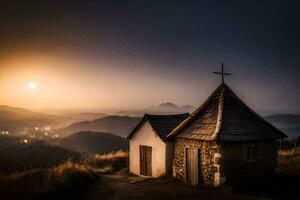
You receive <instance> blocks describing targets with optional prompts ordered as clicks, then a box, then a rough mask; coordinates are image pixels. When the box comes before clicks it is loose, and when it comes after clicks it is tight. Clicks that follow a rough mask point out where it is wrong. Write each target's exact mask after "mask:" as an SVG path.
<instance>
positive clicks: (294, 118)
mask: <svg viewBox="0 0 300 200" xmlns="http://www.w3.org/2000/svg"><path fill="white" fill-rule="evenodd" d="M264 118H265V119H266V120H267V121H269V122H271V123H272V124H273V125H274V126H276V127H277V128H279V129H281V130H282V131H283V132H285V133H286V134H287V135H288V136H289V137H300V115H297V114H273V115H268V116H265V117H264Z"/></svg>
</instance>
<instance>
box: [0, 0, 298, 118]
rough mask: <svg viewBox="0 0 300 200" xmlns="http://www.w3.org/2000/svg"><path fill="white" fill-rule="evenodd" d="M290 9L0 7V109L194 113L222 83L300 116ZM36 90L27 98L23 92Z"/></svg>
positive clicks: (294, 14) (143, 4) (226, 5)
mask: <svg viewBox="0 0 300 200" xmlns="http://www.w3.org/2000/svg"><path fill="white" fill-rule="evenodd" d="M298 9H299V3H298V4H297V3H296V1H286V0H285V1H264V0H261V1H254V0H252V1H230V0H228V1H213V0H210V1H164V3H162V2H161V1H125V0H122V1H121V0H120V1H117V0H107V1H95V2H93V1H82V2H81V3H78V1H66V0H60V1H58V0H57V1H56V0H51V1H50V0H49V1H38V0H36V1H30V0H26V1H13V0H10V1H6V0H4V1H1V3H0V104H8V105H11V106H20V107H26V108H31V109H111V108H113V109H127V108H130V109H133V108H143V107H149V106H152V105H157V104H160V103H161V102H165V101H171V102H174V103H176V104H178V105H185V104H191V105H194V106H198V105H199V104H201V103H202V102H203V101H204V100H205V99H206V98H207V96H208V95H209V94H210V93H211V92H212V91H213V90H214V89H215V87H216V86H217V85H218V84H220V77H217V76H216V75H213V74H212V71H216V70H220V63H221V62H224V63H225V69H226V71H229V72H231V73H232V74H233V76H231V77H229V78H227V79H226V82H227V83H228V85H229V86H230V87H231V88H232V89H233V90H234V91H235V92H236V93H237V94H238V95H239V96H240V97H241V98H242V99H243V100H244V101H245V102H246V103H248V104H249V105H250V106H251V107H253V108H254V109H255V110H273V111H280V112H290V111H293V112H299V111H300V105H299V102H300V90H299V86H300V61H299V56H300V50H299V46H300V39H299V35H300V27H299V20H300V14H299V12H298ZM30 80H33V81H35V82H36V83H37V88H36V89H35V90H29V89H28V87H27V83H28V82H29V81H30Z"/></svg>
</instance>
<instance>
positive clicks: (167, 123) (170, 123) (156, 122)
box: [127, 113, 189, 141]
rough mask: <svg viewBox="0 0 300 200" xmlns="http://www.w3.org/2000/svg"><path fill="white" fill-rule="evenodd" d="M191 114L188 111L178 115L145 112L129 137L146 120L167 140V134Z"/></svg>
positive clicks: (129, 136)
mask: <svg viewBox="0 0 300 200" xmlns="http://www.w3.org/2000/svg"><path fill="white" fill-rule="evenodd" d="M188 116H189V114H188V113H184V114H176V115H150V114H145V115H144V117H143V119H142V120H141V121H140V123H139V124H138V125H137V126H136V127H135V128H134V129H133V131H132V132H131V133H130V134H129V135H128V137H127V138H128V139H131V138H132V136H133V135H134V133H135V132H136V131H137V130H138V129H139V128H140V127H141V126H142V125H143V124H144V122H145V121H149V123H150V125H151V126H152V128H153V130H154V132H155V133H156V134H157V135H158V136H159V137H160V138H161V139H162V140H163V141H165V140H167V135H168V134H170V133H171V132H172V131H173V129H174V128H176V127H177V126H178V125H179V124H180V123H181V122H182V121H183V120H185V119H186V118H187V117H188Z"/></svg>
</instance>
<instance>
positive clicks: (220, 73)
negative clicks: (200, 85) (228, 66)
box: [213, 63, 232, 83]
mask: <svg viewBox="0 0 300 200" xmlns="http://www.w3.org/2000/svg"><path fill="white" fill-rule="evenodd" d="M213 73H214V74H219V75H222V83H224V75H228V76H229V75H232V74H230V73H226V72H224V63H222V71H221V72H213Z"/></svg>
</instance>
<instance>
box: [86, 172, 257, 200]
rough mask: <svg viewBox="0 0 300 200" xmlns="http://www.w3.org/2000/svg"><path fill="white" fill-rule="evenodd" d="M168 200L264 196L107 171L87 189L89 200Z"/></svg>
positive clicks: (226, 188)
mask: <svg viewBox="0 0 300 200" xmlns="http://www.w3.org/2000/svg"><path fill="white" fill-rule="evenodd" d="M100 199H101V200H119V199H124V200H127V199H128V200H129V199H130V200H135V199H137V200H144V199H145V200H148V199H149V200H150V199H151V200H152V199H158V200H160V199H161V200H168V199H172V200H173V199H185V200H189V199H192V200H193V199H263V198H258V197H255V196H246V195H241V194H236V193H233V192H232V191H231V188H229V187H224V188H217V189H215V188H206V189H204V188H199V187H193V186H188V185H185V184H183V183H181V182H179V181H177V180H174V179H165V180H161V179H149V180H145V181H137V182H132V180H130V179H127V178H124V177H121V176H118V175H105V176H102V178H101V180H100V181H99V182H98V183H96V184H95V186H94V187H93V188H92V189H91V190H90V192H89V193H88V195H87V197H86V200H100Z"/></svg>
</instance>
